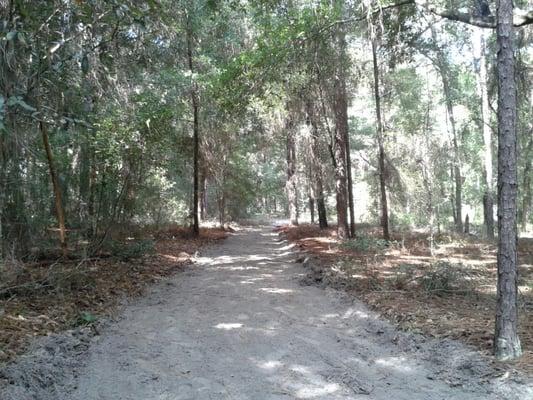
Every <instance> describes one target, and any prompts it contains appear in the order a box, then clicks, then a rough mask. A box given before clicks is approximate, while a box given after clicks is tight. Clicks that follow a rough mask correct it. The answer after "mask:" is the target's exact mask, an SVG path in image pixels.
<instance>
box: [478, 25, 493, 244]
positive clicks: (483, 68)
mask: <svg viewBox="0 0 533 400" xmlns="http://www.w3.org/2000/svg"><path fill="white" fill-rule="evenodd" d="M475 41H476V42H477V43H475V46H474V48H475V49H476V52H477V53H478V54H476V58H477V59H478V63H479V71H478V72H479V73H478V85H477V86H478V93H479V97H480V100H481V131H482V134H483V181H484V182H483V184H484V193H483V222H484V225H485V234H486V236H487V238H488V239H494V214H493V213H494V198H493V192H494V187H493V184H492V132H491V129H490V109H489V95H488V92H487V83H488V82H487V59H486V56H485V36H484V33H483V32H482V31H481V30H478V31H476V32H475Z"/></svg>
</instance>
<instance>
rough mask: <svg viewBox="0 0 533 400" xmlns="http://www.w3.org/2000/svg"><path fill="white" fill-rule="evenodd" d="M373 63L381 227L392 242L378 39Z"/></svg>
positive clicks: (375, 42) (385, 237) (373, 46)
mask: <svg viewBox="0 0 533 400" xmlns="http://www.w3.org/2000/svg"><path fill="white" fill-rule="evenodd" d="M372 62H373V66H374V97H375V102H376V122H377V139H378V152H379V160H378V161H379V189H380V194H381V227H382V229H383V239H385V240H390V232H389V211H388V203H387V188H386V179H385V148H384V146H383V135H384V131H383V120H382V118H381V98H380V95H379V66H378V56H377V39H376V38H375V37H374V38H372Z"/></svg>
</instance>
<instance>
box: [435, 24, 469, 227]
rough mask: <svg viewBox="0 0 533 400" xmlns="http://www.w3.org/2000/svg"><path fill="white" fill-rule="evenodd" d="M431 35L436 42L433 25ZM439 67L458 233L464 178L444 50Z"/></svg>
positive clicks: (440, 55) (460, 224)
mask: <svg viewBox="0 0 533 400" xmlns="http://www.w3.org/2000/svg"><path fill="white" fill-rule="evenodd" d="M431 35H432V37H433V40H434V41H435V42H436V37H437V34H436V32H435V28H434V27H433V26H432V27H431ZM436 63H437V68H438V70H439V72H440V76H441V79H442V86H443V90H444V100H445V103H446V112H447V114H448V120H449V122H450V131H451V134H452V149H453V176H454V181H455V207H454V208H455V218H454V221H455V230H456V231H457V232H458V233H462V232H463V219H462V218H463V212H462V203H463V200H462V197H463V178H462V176H461V157H460V150H459V144H458V141H457V130H456V126H455V116H454V113H453V100H452V93H451V88H450V81H449V79H448V74H449V68H448V60H446V57H445V55H444V54H443V52H442V50H440V49H439V50H438V52H437V62H436Z"/></svg>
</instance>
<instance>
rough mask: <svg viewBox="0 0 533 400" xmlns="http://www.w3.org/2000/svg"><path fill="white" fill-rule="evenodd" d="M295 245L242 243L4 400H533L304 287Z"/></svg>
mask: <svg viewBox="0 0 533 400" xmlns="http://www.w3.org/2000/svg"><path fill="white" fill-rule="evenodd" d="M295 247H296V246H295V245H294V244H289V243H288V242H287V241H285V240H282V239H280V237H279V235H278V234H277V233H276V232H273V230H272V228H271V227H265V228H260V227H254V228H252V227H250V228H245V229H242V230H240V231H238V232H236V233H234V234H232V235H230V236H229V237H228V238H227V239H226V240H225V241H223V242H221V243H219V244H216V245H213V246H209V247H208V248H206V249H205V250H204V251H202V254H201V255H200V256H199V257H196V259H195V260H196V262H195V263H194V264H193V265H192V266H191V267H189V268H187V269H186V270H185V271H184V272H182V273H180V274H177V275H174V276H170V277H168V278H166V279H164V280H162V281H161V282H159V283H158V284H156V285H153V286H152V287H151V289H150V291H149V293H147V295H146V296H143V297H141V298H138V299H136V300H134V301H132V302H130V304H128V305H126V306H125V307H124V309H123V312H122V313H121V314H120V316H119V317H118V318H117V319H116V320H115V321H113V322H109V323H107V324H104V325H102V326H100V327H99V331H100V334H99V335H96V336H92V337H89V338H87V334H86V333H85V332H79V333H78V334H70V335H65V334H63V335H59V336H50V337H48V338H46V339H45V340H43V341H41V342H40V343H37V344H36V345H34V347H33V348H32V351H30V352H28V353H27V354H26V355H25V356H24V357H23V358H21V359H19V360H18V361H16V362H15V363H12V364H10V365H8V367H7V368H4V369H3V371H0V375H1V376H3V377H4V383H5V384H4V387H3V389H1V388H0V397H1V398H2V399H3V400H4V399H5V400H14V399H17V400H26V399H39V400H52V399H53V400H61V399H65V400H66V399H69V400H77V399H80V400H81V399H83V400H96V399H99V400H100V399H103V400H107V399H109V400H111V399H113V400H121V399H124V400H126V399H128V400H135V399H139V400H141V399H142V400H156V399H158V400H161V399H168V400H170V399H172V400H186V399H189V400H193V399H201V400H204V399H205V400H209V399H213V400H215V399H216V400H220V399H234V400H252V399H254V400H255V399H262V400H263V399H264V400H275V399H280V400H281V399H328V400H338V399H372V400H385V399H386V400H390V399H398V400H401V399H405V400H407V399H409V400H422V399H423V400H437V399H438V400H441V399H447V400H465V399H468V400H481V399H483V400H496V399H498V400H499V399H506V400H525V399H532V398H533V385H531V383H530V382H529V381H528V379H529V378H527V377H525V376H524V375H521V374H518V373H512V372H509V371H507V372H506V373H502V371H501V370H498V369H496V368H494V367H493V366H491V365H490V363H489V362H488V359H487V358H486V357H484V356H482V355H481V354H480V353H479V352H477V351H474V350H473V349H472V348H469V347H467V346H465V345H463V344H461V343H459V342H457V341H453V340H449V339H434V338H429V337H427V336H423V335H420V334H413V333H410V332H402V331H399V330H398V329H397V328H396V327H395V326H394V325H392V324H390V323H389V322H387V321H385V320H384V319H381V318H380V317H379V316H378V315H377V314H376V313H374V312H372V311H370V310H369V309H368V308H367V307H366V306H365V305H364V304H363V303H362V302H360V301H359V300H357V299H355V298H354V297H353V296H350V295H348V294H346V293H345V292H343V291H339V290H334V289H329V288H326V289H325V290H324V289H322V288H319V287H316V286H313V285H311V286H309V285H305V284H304V282H305V281H306V279H308V277H309V268H308V269H307V270H306V269H305V268H304V267H303V266H302V264H299V263H296V262H294V261H295V259H296V258H297V257H299V253H297V252H295ZM306 264H307V263H306ZM311 269H312V268H311ZM80 348H81V350H80ZM65 353H66V355H65ZM0 382H1V381H0ZM0 387H1V383H0Z"/></svg>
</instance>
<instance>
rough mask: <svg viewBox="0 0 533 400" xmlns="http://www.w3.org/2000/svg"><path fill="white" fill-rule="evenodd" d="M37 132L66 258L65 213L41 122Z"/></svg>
mask: <svg viewBox="0 0 533 400" xmlns="http://www.w3.org/2000/svg"><path fill="white" fill-rule="evenodd" d="M39 130H40V131H41V136H42V139H43V146H44V150H45V152H46V160H47V162H48V170H49V172H50V179H51V181H52V188H53V191H54V203H55V208H56V214H57V222H58V225H59V243H60V244H61V250H62V252H63V256H67V254H68V250H67V230H66V228H65V211H64V208H63V200H62V198H61V188H60V187H59V181H58V179H57V173H56V169H55V165H54V156H53V155H52V149H51V148H50V141H49V140H48V131H47V129H46V125H45V123H44V122H43V121H39Z"/></svg>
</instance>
